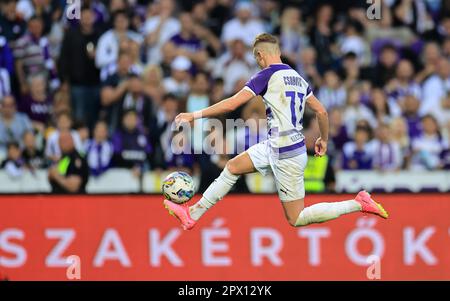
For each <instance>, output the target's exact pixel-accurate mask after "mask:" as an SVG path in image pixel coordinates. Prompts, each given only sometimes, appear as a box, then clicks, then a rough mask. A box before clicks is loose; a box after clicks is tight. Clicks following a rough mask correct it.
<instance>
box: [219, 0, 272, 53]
mask: <svg viewBox="0 0 450 301" xmlns="http://www.w3.org/2000/svg"><path fill="white" fill-rule="evenodd" d="M255 12H256V9H255V7H254V5H253V4H252V3H251V2H247V1H238V2H237V4H236V8H235V17H234V18H233V19H231V20H229V21H227V22H226V23H225V25H224V26H223V29H222V37H221V40H222V42H223V43H224V44H226V45H227V46H228V47H231V44H232V43H233V41H235V40H241V41H243V42H244V44H245V46H247V47H250V46H251V45H252V43H253V39H254V37H255V36H257V35H258V34H260V33H262V32H264V26H263V24H262V22H261V21H259V20H258V19H256V18H253V16H252V14H254V13H255Z"/></svg>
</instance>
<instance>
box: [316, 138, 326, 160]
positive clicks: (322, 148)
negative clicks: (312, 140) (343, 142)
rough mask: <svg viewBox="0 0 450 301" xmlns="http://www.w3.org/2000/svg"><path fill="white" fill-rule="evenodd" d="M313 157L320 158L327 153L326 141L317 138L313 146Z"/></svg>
mask: <svg viewBox="0 0 450 301" xmlns="http://www.w3.org/2000/svg"><path fill="white" fill-rule="evenodd" d="M314 151H315V154H314V156H316V157H322V156H324V155H325V154H326V153H327V141H325V140H322V138H320V137H319V138H317V140H316V144H315V145H314Z"/></svg>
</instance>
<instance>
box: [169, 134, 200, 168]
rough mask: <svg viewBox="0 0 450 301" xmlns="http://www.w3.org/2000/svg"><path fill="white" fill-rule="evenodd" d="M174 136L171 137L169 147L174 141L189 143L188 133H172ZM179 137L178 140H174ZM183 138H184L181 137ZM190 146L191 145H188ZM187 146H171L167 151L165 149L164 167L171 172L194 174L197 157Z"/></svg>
mask: <svg viewBox="0 0 450 301" xmlns="http://www.w3.org/2000/svg"><path fill="white" fill-rule="evenodd" d="M171 133H172V136H169V138H170V140H169V145H170V141H171V140H172V139H180V140H181V141H188V140H189V137H188V134H187V133H184V132H183V131H180V132H176V131H174V132H171ZM175 136H177V138H174V137H175ZM180 136H182V137H180ZM186 145H189V144H186ZM186 145H183V144H175V145H173V146H172V145H171V146H170V147H168V148H167V149H164V159H165V162H164V167H165V169H168V170H169V171H177V170H181V171H184V172H187V173H189V174H192V173H193V171H194V165H195V157H194V154H193V152H192V150H191V149H186Z"/></svg>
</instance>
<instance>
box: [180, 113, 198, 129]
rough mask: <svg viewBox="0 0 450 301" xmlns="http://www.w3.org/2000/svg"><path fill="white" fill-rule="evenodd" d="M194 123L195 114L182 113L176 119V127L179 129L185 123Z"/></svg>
mask: <svg viewBox="0 0 450 301" xmlns="http://www.w3.org/2000/svg"><path fill="white" fill-rule="evenodd" d="M192 121H194V114H193V113H180V114H178V115H177V117H175V125H176V126H177V127H178V126H180V125H182V124H183V123H190V122H192Z"/></svg>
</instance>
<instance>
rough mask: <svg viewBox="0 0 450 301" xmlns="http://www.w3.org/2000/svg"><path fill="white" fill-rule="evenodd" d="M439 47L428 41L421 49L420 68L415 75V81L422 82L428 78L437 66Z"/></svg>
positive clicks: (439, 54)
mask: <svg viewBox="0 0 450 301" xmlns="http://www.w3.org/2000/svg"><path fill="white" fill-rule="evenodd" d="M441 56H442V54H441V47H440V45H439V44H438V43H436V42H433V41H432V42H428V43H426V44H425V46H424V48H423V50H422V55H421V57H422V60H421V63H422V70H421V71H420V72H419V73H418V74H417V75H416V81H417V82H419V83H422V84H423V82H424V81H425V80H427V79H428V77H430V76H431V75H432V74H433V73H434V72H435V71H436V70H437V68H438V66H439V59H440V58H441Z"/></svg>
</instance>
